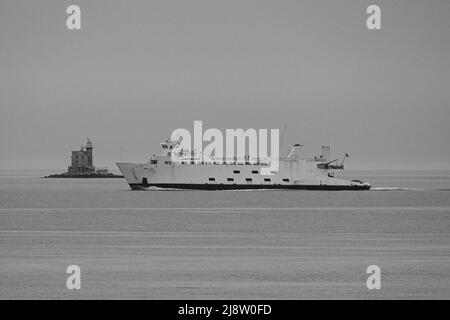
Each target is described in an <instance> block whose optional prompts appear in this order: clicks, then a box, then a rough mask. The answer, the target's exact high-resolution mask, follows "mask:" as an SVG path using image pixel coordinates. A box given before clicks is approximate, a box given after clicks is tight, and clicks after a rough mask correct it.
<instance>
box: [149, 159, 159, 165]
mask: <svg viewBox="0 0 450 320" xmlns="http://www.w3.org/2000/svg"><path fill="white" fill-rule="evenodd" d="M150 163H151V164H157V163H158V160H150Z"/></svg>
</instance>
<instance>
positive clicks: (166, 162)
mask: <svg viewBox="0 0 450 320" xmlns="http://www.w3.org/2000/svg"><path fill="white" fill-rule="evenodd" d="M164 163H165V164H171V163H172V161H164Z"/></svg>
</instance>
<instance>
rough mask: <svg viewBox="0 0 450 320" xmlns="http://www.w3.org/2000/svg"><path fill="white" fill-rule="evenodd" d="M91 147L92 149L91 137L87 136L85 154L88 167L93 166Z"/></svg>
mask: <svg viewBox="0 0 450 320" xmlns="http://www.w3.org/2000/svg"><path fill="white" fill-rule="evenodd" d="M92 149H94V147H93V146H92V142H91V139H89V138H87V142H86V155H87V167H88V168H94V159H93V156H94V155H93V153H92Z"/></svg>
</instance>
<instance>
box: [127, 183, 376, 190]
mask: <svg viewBox="0 0 450 320" xmlns="http://www.w3.org/2000/svg"><path fill="white" fill-rule="evenodd" d="M129 185H130V188H131V189H132V190H145V189H147V188H150V187H156V188H162V189H184V190H211V191H217V190H322V191H345V190H347V191H352V190H354V191H356V190H370V186H368V185H299V184H294V185H255V184H252V185H249V184H197V183H155V184H145V185H144V184H141V183H130V184H129Z"/></svg>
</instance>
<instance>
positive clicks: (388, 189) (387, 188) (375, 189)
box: [370, 187, 425, 191]
mask: <svg viewBox="0 0 450 320" xmlns="http://www.w3.org/2000/svg"><path fill="white" fill-rule="evenodd" d="M370 190H371V191H394V190H406V191H424V190H425V189H417V188H403V187H377V188H374V187H372V188H370Z"/></svg>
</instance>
